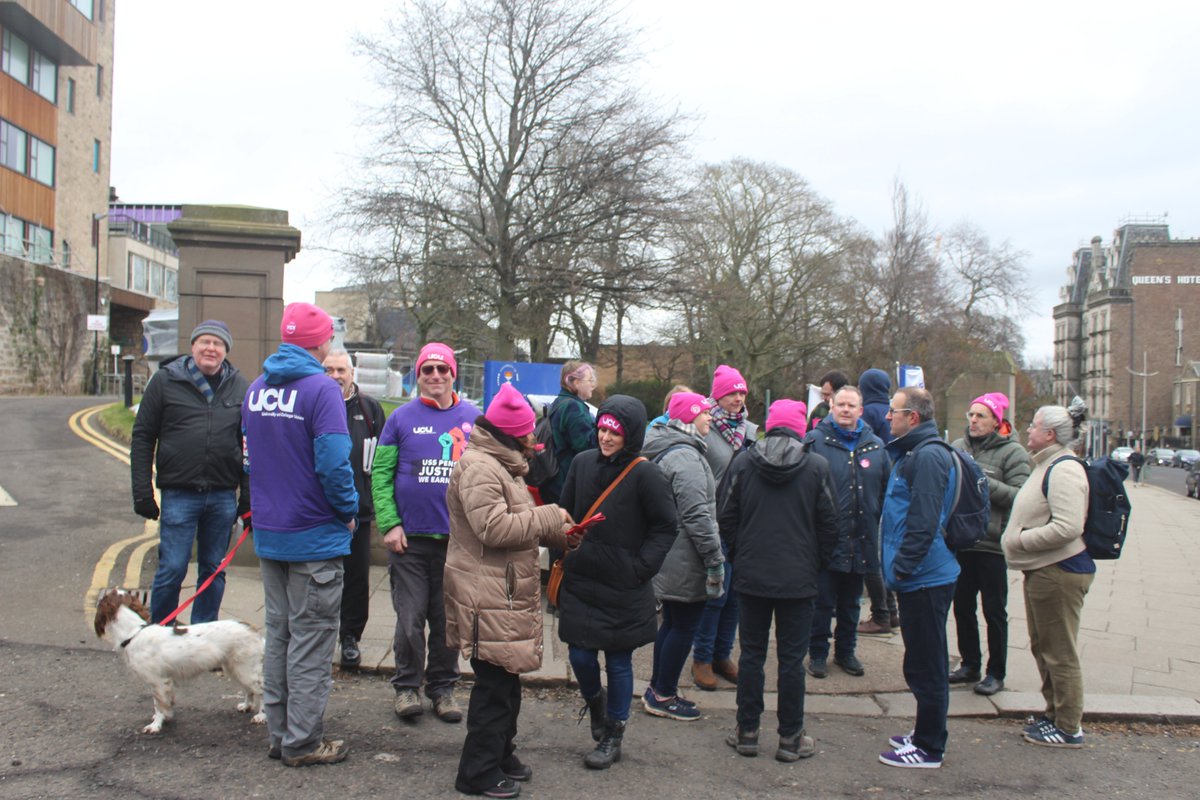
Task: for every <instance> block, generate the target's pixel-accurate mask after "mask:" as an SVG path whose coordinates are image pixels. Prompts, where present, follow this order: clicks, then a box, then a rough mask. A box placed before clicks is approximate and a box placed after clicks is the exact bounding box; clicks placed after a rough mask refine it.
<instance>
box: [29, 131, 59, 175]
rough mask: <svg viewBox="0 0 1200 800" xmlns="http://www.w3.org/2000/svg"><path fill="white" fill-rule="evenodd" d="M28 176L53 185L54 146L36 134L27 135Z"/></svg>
mask: <svg viewBox="0 0 1200 800" xmlns="http://www.w3.org/2000/svg"><path fill="white" fill-rule="evenodd" d="M29 177H31V178H33V179H34V180H35V181H37V182H38V183H44V184H46V185H47V186H53V185H54V148H53V147H51V146H50V145H48V144H46V143H45V142H43V141H42V140H41V139H39V138H37V137H36V136H30V137H29Z"/></svg>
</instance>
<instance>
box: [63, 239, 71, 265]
mask: <svg viewBox="0 0 1200 800" xmlns="http://www.w3.org/2000/svg"><path fill="white" fill-rule="evenodd" d="M62 254H63V260H62V266H63V269H70V268H71V245H70V244H68V243H67V240H66V239H63V240H62Z"/></svg>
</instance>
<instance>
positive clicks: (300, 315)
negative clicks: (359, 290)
mask: <svg viewBox="0 0 1200 800" xmlns="http://www.w3.org/2000/svg"><path fill="white" fill-rule="evenodd" d="M279 338H280V339H281V340H282V341H283V342H284V343H285V344H294V345H296V346H297V347H303V348H304V349H305V350H311V349H313V348H315V347H320V346H321V345H323V344H325V343H326V342H328V341H329V340H330V339H332V338H333V317H331V316H329V315H328V314H326V313H325V312H324V311H322V310H321V309H319V308H317V307H316V306H314V305H313V304H312V303H289V304H288V306H287V308H285V309H283V320H282V321H281V322H280V323H279Z"/></svg>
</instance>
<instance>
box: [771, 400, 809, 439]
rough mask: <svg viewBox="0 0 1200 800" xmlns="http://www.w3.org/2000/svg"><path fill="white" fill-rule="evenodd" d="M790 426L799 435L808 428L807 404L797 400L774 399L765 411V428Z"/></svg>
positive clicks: (772, 428)
mask: <svg viewBox="0 0 1200 800" xmlns="http://www.w3.org/2000/svg"><path fill="white" fill-rule="evenodd" d="M779 427H783V428H790V429H791V430H793V431H795V432H796V433H798V434H800V435H801V436H803V435H804V432H805V431H806V430H808V406H806V405H805V404H804V403H802V402H800V401H799V400H788V399H786V398H785V399H783V400H776V401H775V402H774V403H771V408H770V410H769V411H767V430H774V429H775V428H779Z"/></svg>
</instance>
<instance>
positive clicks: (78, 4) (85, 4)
mask: <svg viewBox="0 0 1200 800" xmlns="http://www.w3.org/2000/svg"><path fill="white" fill-rule="evenodd" d="M67 2H68V3H70V4H71V5H73V6H75V8H77V9H78V10H79V13H80V14H83V15H84V16H85V17H87V18H88V19H91V18H92V0H67Z"/></svg>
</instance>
